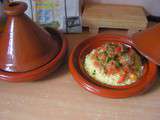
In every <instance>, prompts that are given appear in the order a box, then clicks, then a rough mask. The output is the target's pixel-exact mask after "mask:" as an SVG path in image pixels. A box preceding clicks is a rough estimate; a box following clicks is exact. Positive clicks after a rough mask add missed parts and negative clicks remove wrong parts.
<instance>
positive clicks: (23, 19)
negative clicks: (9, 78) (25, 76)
mask: <svg viewBox="0 0 160 120" xmlns="http://www.w3.org/2000/svg"><path fill="white" fill-rule="evenodd" d="M26 9H27V5H26V4H25V3H23V2H12V3H9V4H7V5H6V6H5V8H4V12H5V13H6V15H7V23H6V26H5V28H4V31H3V33H2V36H1V38H0V69H1V70H4V71H6V72H27V71H31V70H34V69H36V68H38V67H41V66H43V65H45V64H47V63H49V62H50V61H51V60H52V59H54V57H55V56H56V55H57V53H58V51H59V49H58V45H57V42H56V40H53V38H52V37H51V35H50V34H49V33H48V32H46V31H45V30H43V29H42V28H40V27H39V26H38V25H37V24H35V23H34V22H33V21H32V20H30V19H29V18H28V16H26V15H25V14H24V12H25V10H26Z"/></svg>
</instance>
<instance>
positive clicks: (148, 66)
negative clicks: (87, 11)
mask: <svg viewBox="0 0 160 120" xmlns="http://www.w3.org/2000/svg"><path fill="white" fill-rule="evenodd" d="M106 42H120V43H122V44H123V43H124V44H128V45H130V46H132V47H133V46H134V45H133V44H132V41H131V40H130V39H129V38H128V37H125V36H113V35H97V36H95V37H91V38H88V39H87V40H84V41H83V42H81V43H80V44H79V45H77V46H76V47H75V48H74V49H73V50H72V52H71V55H70V57H69V69H70V72H71V74H72V75H73V77H74V79H75V80H76V81H77V82H78V84H79V85H80V86H81V87H82V88H84V89H85V90H87V91H89V92H92V93H94V94H96V95H99V96H103V97H109V98H127V97H131V96H135V95H139V94H142V93H144V92H145V91H147V90H148V89H149V88H150V87H151V86H152V85H153V83H154V82H155V80H156V74H157V66H156V65H155V64H154V63H152V62H151V61H148V60H147V61H146V62H145V63H144V64H145V65H144V66H145V67H144V73H143V76H142V77H141V78H140V79H139V80H137V82H135V84H134V83H133V85H132V84H131V85H128V86H123V87H117V86H116V87H115V86H107V85H102V84H99V83H98V82H93V80H92V79H91V78H90V77H88V76H87V75H86V74H87V73H85V72H84V68H83V66H82V63H81V62H80V59H81V58H80V57H81V56H83V57H84V55H86V51H91V50H92V49H94V48H97V47H99V46H100V45H102V44H105V43H106ZM83 54H84V55H83Z"/></svg>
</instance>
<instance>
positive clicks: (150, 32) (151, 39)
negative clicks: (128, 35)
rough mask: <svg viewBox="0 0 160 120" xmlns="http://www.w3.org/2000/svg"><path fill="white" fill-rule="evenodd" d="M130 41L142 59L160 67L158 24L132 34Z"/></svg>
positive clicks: (159, 25) (159, 31)
mask: <svg viewBox="0 0 160 120" xmlns="http://www.w3.org/2000/svg"><path fill="white" fill-rule="evenodd" d="M132 40H133V43H134V45H135V47H136V48H137V50H138V51H139V52H140V53H141V54H142V55H143V56H144V57H146V58H147V59H149V60H151V61H152V62H154V63H155V64H157V65H160V24H156V25H154V26H153V27H151V28H149V29H146V30H144V31H142V32H139V33H136V34H134V35H133V37H132Z"/></svg>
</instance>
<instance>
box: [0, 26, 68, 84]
mask: <svg viewBox="0 0 160 120" xmlns="http://www.w3.org/2000/svg"><path fill="white" fill-rule="evenodd" d="M46 30H47V31H48V32H49V34H50V35H51V36H52V38H53V39H54V40H55V41H56V42H57V44H58V48H59V52H58V53H57V55H56V56H55V58H54V59H52V60H51V61H49V62H48V63H47V64H45V65H43V66H41V67H39V68H36V69H34V70H31V71H27V72H6V71H3V70H0V80H4V81H10V82H25V81H32V80H39V79H41V78H43V77H45V76H47V75H48V74H50V73H51V72H54V71H55V70H56V69H57V68H58V67H59V66H60V65H61V64H62V63H63V62H64V58H65V57H66V53H67V46H68V45H67V40H66V39H65V38H64V37H63V36H62V35H61V34H60V33H59V32H57V31H56V30H53V29H51V28H46Z"/></svg>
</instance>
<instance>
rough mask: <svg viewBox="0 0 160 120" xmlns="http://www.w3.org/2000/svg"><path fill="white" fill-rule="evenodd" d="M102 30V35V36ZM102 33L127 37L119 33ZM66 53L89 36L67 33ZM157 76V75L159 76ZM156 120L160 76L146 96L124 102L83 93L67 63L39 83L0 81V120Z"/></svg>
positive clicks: (157, 115)
mask: <svg viewBox="0 0 160 120" xmlns="http://www.w3.org/2000/svg"><path fill="white" fill-rule="evenodd" d="M103 33H104V32H103V30H102V34H103ZM105 33H112V34H120V35H124V34H126V31H122V30H116V31H115V30H107V31H106V32H105ZM65 36H66V38H67V39H68V41H69V52H70V50H71V49H72V48H73V47H74V46H75V45H76V44H78V43H79V42H81V41H82V40H84V39H85V38H88V37H89V36H92V34H89V33H87V32H84V33H81V34H66V35H65ZM158 74H160V72H159V73H158ZM142 118H143V119H144V120H158V119H159V118H160V77H158V78H157V81H156V83H155V85H154V87H153V88H152V89H151V90H150V91H148V92H147V93H145V94H143V95H140V96H135V97H130V98H126V99H110V98H103V97H100V96H97V95H94V94H92V93H89V92H87V91H85V90H84V89H83V88H81V87H80V86H79V85H78V84H77V83H76V81H74V79H73V77H72V75H71V73H70V72H69V70H68V67H67V62H66V63H65V64H63V65H62V66H61V67H60V68H59V69H58V70H57V71H56V72H55V73H53V74H51V75H50V76H48V77H47V78H44V79H43V80H40V81H34V82H25V83H8V82H4V81H0V120H138V119H142Z"/></svg>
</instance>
